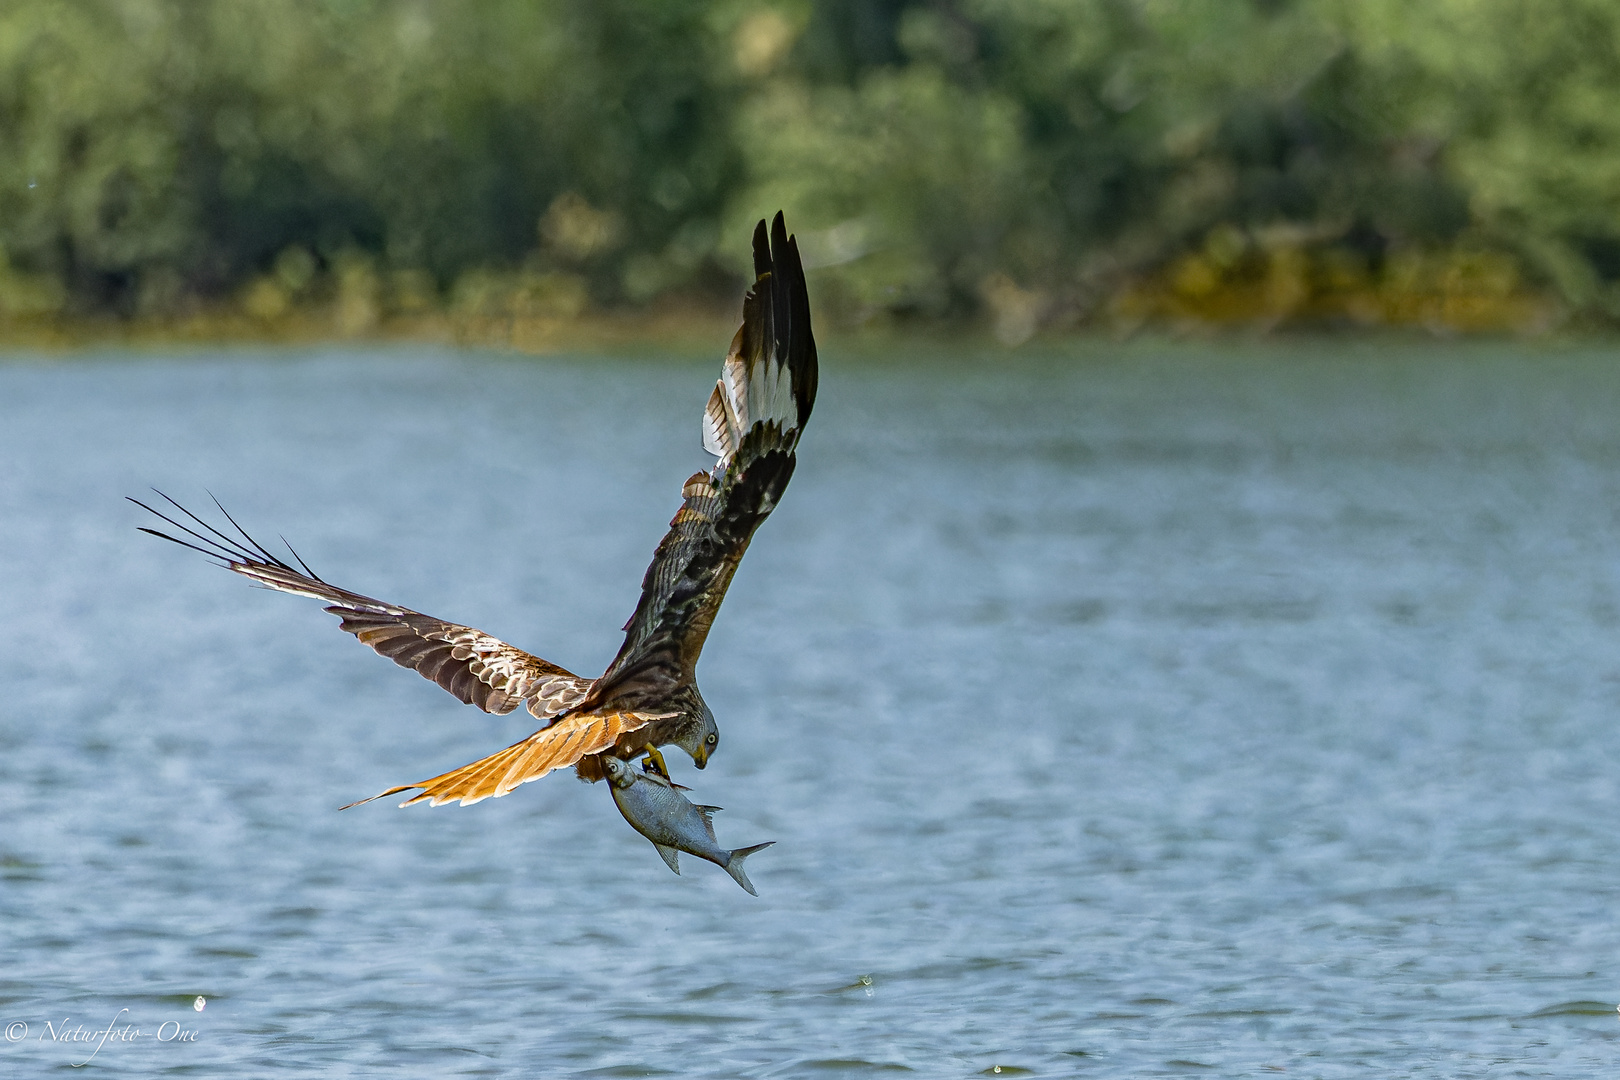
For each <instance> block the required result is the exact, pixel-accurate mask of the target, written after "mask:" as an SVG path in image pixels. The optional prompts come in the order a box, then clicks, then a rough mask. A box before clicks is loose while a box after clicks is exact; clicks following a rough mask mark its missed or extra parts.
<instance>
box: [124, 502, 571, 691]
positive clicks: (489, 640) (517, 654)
mask: <svg viewBox="0 0 1620 1080" xmlns="http://www.w3.org/2000/svg"><path fill="white" fill-rule="evenodd" d="M158 494H160V495H162V494H163V493H162V492H159V493H158ZM163 497H164V498H165V499H169V497H168V496H167V495H164V496H163ZM130 501H131V502H133V503H135V505H137V506H139V507H141V508H142V509H143V510H147V511H149V512H150V513H152V514H155V515H157V516H158V517H160V518H162V519H163V520H164V521H166V522H168V523H169V524H170V525H172V526H174V527H175V528H176V529H179V530H181V531H183V532H185V533H187V534H188V535H190V536H191V537H193V538H194V539H196V540H199V541H201V542H202V543H203V544H206V545H207V546H206V547H203V546H199V545H198V544H195V543H192V542H190V541H188V540H181V539H179V538H177V537H174V536H170V535H169V534H168V533H164V532H159V531H158V530H156V529H142V530H141V531H142V532H146V533H150V534H151V535H153V536H157V537H161V538H162V539H164V540H169V541H172V542H173V543H176V544H180V545H182V546H184V547H189V548H191V549H193V550H194V551H200V552H202V553H203V554H204V555H208V556H210V557H212V558H215V559H218V560H219V561H220V562H222V563H223V564H224V565H225V567H226V568H227V569H229V570H231V571H233V572H235V573H238V574H241V575H242V576H243V577H245V578H248V579H250V580H252V581H255V582H257V583H258V584H260V585H263V586H264V587H266V588H269V589H275V590H277V591H278V592H284V593H292V594H293V595H295V596H308V597H310V598H312V599H315V600H320V601H322V602H324V603H325V604H326V605H327V607H326V610H327V611H329V612H331V613H332V614H333V615H336V616H337V617H338V618H339V619H341V620H343V621H342V623H341V629H343V630H346V631H348V632H349V633H351V634H353V635H354V636H355V637H357V638H359V639H360V641H362V642H363V643H365V644H366V645H369V646H371V647H372V648H373V649H375V650H376V651H377V652H378V653H380V654H381V655H383V656H386V657H388V658H389V659H390V660H392V661H393V662H394V663H396V664H398V665H399V666H400V667H406V668H411V669H413V670H415V671H416V672H417V673H418V674H420V675H421V676H422V677H423V678H424V679H429V680H431V681H433V682H436V683H438V684H439V685H440V686H442V687H444V688H445V689H446V690H448V691H450V693H452V694H454V695H455V696H456V697H457V698H458V699H460V700H461V701H463V702H465V703H467V704H469V705H476V706H478V707H479V708H480V709H482V710H484V711H485V712H488V713H495V714H497V715H505V714H506V713H509V712H511V711H512V710H513V709H515V708H517V707H518V705H519V704H522V703H525V702H526V703H527V704H528V707H529V711H530V712H531V713H533V714H534V715H535V717H536V718H537V719H540V720H549V719H551V718H552V717H553V716H557V715H559V714H561V713H563V712H565V711H567V710H568V709H571V708H573V707H574V706H575V705H578V704H579V702H580V701H581V699H583V698H584V697H585V693H586V691H588V690H589V689H590V687H591V680H590V679H585V678H581V677H580V676H578V675H575V674H574V673H573V672H571V671H568V670H567V669H566V668H561V667H558V666H557V665H556V664H553V663H550V662H549V661H546V660H542V659H540V658H539V657H538V656H533V655H531V654H529V653H526V652H524V651H523V650H522V649H518V648H515V647H513V646H511V645H508V644H507V643H506V642H504V641H502V640H500V639H499V638H496V637H491V636H490V635H489V634H486V633H484V632H483V631H482V630H475V629H474V628H472V627H470V626H461V625H459V624H457V623H452V622H446V621H445V620H443V619H439V618H435V617H434V616H432V615H424V614H422V613H421V612H419V611H412V610H411V609H410V608H404V607H400V606H398V605H397V604H390V603H387V602H385V601H382V600H375V599H373V598H371V597H369V596H362V595H360V594H359V593H356V592H350V591H349V590H348V589H342V588H339V587H338V586H336V585H329V584H327V583H326V582H324V581H322V580H321V579H320V578H318V577H316V576H315V574H314V573H313V572H312V571H310V569H309V567H307V566H304V567H302V569H301V570H300V569H297V568H294V567H293V566H291V565H289V564H288V563H286V562H284V561H282V560H281V559H280V558H277V557H276V556H275V555H273V554H271V553H270V552H269V551H267V550H265V548H264V547H263V546H262V545H260V544H259V543H258V542H257V541H255V540H254V539H253V538H252V537H251V536H249V535H248V534H247V533H246V532H242V529H241V527H240V526H238V525H236V522H235V520H234V519H232V518H231V516H230V515H229V514H225V518H226V520H228V521H230V522H231V525H232V526H234V527H235V528H236V529H237V531H238V532H239V533H241V537H242V539H241V540H237V539H236V538H235V537H232V536H228V535H226V534H225V533H223V532H221V531H220V530H218V529H215V528H214V527H213V526H211V525H209V524H208V523H207V522H204V521H203V520H202V519H200V518H198V517H197V515H195V514H193V513H191V511H189V510H187V509H186V508H185V507H183V506H181V505H180V504H179V503H176V502H174V500H173V499H169V502H170V503H172V504H173V505H174V506H175V508H176V509H178V510H179V511H180V513H182V514H184V515H185V516H186V517H187V518H189V519H191V521H193V522H194V523H196V524H197V525H198V526H200V527H201V528H202V529H204V530H206V532H207V533H208V534H210V535H204V534H203V533H199V532H197V531H196V530H195V529H192V528H190V527H189V526H187V525H185V524H182V523H181V522H179V521H176V520H175V519H174V518H171V517H169V516H168V515H166V514H163V513H160V512H158V511H157V510H153V509H152V508H151V507H150V506H147V505H146V504H145V503H143V502H140V501H139V500H136V499H131V500H130ZM220 512H221V513H224V509H223V508H221V510H220ZM243 541H245V543H244V542H243ZM290 550H291V549H289V551H290ZM293 557H294V558H297V555H296V553H294V556H293ZM299 562H300V563H302V560H299Z"/></svg>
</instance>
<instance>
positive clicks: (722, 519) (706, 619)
mask: <svg viewBox="0 0 1620 1080" xmlns="http://www.w3.org/2000/svg"><path fill="white" fill-rule="evenodd" d="M754 273H755V281H754V288H753V290H752V291H750V292H749V294H748V296H747V298H746V299H745V300H744V301H743V324H742V328H741V329H739V330H738V331H737V335H736V337H735V338H733V339H732V342H731V350H730V352H729V354H728V355H727V356H726V361H725V366H724V368H723V369H722V374H721V378H720V382H719V384H718V385H717V386H716V387H715V389H714V393H713V394H712V395H711V396H710V398H709V403H708V407H707V408H706V409H705V410H704V415H703V445H704V447H705V448H706V449H707V450H709V452H710V453H713V454H716V455H718V456H719V458H720V460H719V461H718V462H717V463H716V464H715V466H714V469H713V470H712V471H711V472H708V473H698V474H697V475H695V476H693V477H692V478H691V479H689V480H687V481H686V484H685V486H684V487H683V488H682V489H681V494H682V496H683V497H684V499H685V501H684V502H683V503H682V505H681V509H680V511H679V512H677V513H676V515H675V518H674V520H673V521H671V522H670V528H669V532H668V533H666V534H665V535H664V539H663V541H662V542H661V543H660V544H659V545H658V551H657V552H656V553H655V554H654V555H653V561H652V565H651V566H649V567H648V568H647V575H646V577H645V578H644V579H643V581H642V585H641V600H640V602H639V603H638V604H637V605H636V610H635V613H634V614H633V615H631V616H630V621H629V622H627V623H626V624H625V639H624V645H623V647H622V648H621V649H620V650H619V655H618V656H617V657H615V658H614V660H613V663H612V664H611V665H610V666H609V667H608V670H607V672H606V674H604V675H603V676H602V677H601V678H600V679H598V680H597V681H596V683H595V684H594V685H593V686H592V688H591V691H590V693H589V694H587V695H586V698H585V700H584V702H582V703H581V707H582V708H586V709H590V708H608V707H620V708H631V709H633V708H636V707H645V706H651V705H652V704H653V703H656V702H659V701H662V700H666V699H667V697H668V695H669V694H670V692H671V691H673V690H674V689H676V688H678V687H680V686H682V685H684V684H686V683H689V682H691V681H692V679H693V677H694V668H695V667H696V666H697V660H698V654H699V653H700V652H701V651H702V649H703V641H704V639H705V638H706V637H707V636H708V633H709V626H710V625H711V624H712V623H713V622H714V616H715V613H716V612H717V611H718V610H719V608H720V602H721V600H723V599H725V595H726V587H727V586H728V585H730V584H731V576H732V574H733V573H735V572H736V569H737V564H738V563H739V562H741V561H742V557H743V553H744V552H745V551H747V549H748V542H749V540H750V539H752V538H753V535H754V530H755V529H757V528H759V524H760V522H762V521H764V520H765V518H766V516H767V515H768V514H770V512H771V511H772V510H773V509H774V508H775V507H776V503H777V500H778V499H780V498H781V496H782V492H783V490H784V489H785V488H786V487H787V483H788V480H789V479H791V478H792V476H793V467H794V462H795V458H794V449H795V448H796V447H797V446H798V443H799V434H800V432H801V431H803V430H804V424H805V421H806V420H808V419H809V418H810V409H811V407H812V406H813V405H814V404H815V400H816V374H817V372H816V343H815V339H814V338H813V337H812V336H811V332H810V299H809V294H808V293H807V292H806V290H805V283H804V267H803V265H802V264H801V263H800V261H799V247H798V244H797V243H796V242H795V240H794V239H793V238H792V237H790V236H788V235H787V230H786V228H785V227H784V225H783V223H782V215H781V214H777V215H776V219H775V220H774V221H773V222H772V223H771V228H770V230H769V232H768V233H767V231H766V228H765V222H764V221H761V222H760V223H759V225H758V227H757V228H756V229H755V230H754Z"/></svg>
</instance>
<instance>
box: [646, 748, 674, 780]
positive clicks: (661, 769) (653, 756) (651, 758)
mask: <svg viewBox="0 0 1620 1080" xmlns="http://www.w3.org/2000/svg"><path fill="white" fill-rule="evenodd" d="M642 749H643V750H645V751H647V756H646V757H644V758H642V759H641V771H642V772H650V773H657V774H658V775H659V776H662V777H663V778H664V779H665V780H668V779H669V766H668V765H665V764H664V755H663V754H661V753H659V752H658V747H656V746H654V745H653V744H652V743H648V744H647V745H646V746H643V747H642Z"/></svg>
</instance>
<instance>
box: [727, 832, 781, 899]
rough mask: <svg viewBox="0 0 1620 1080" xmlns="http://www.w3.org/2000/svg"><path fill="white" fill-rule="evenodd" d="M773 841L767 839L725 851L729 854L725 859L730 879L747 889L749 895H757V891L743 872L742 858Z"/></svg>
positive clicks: (769, 844) (762, 848)
mask: <svg viewBox="0 0 1620 1080" xmlns="http://www.w3.org/2000/svg"><path fill="white" fill-rule="evenodd" d="M774 843H776V841H775V840H767V841H765V842H764V843H763V844H755V845H754V846H753V847H740V848H738V849H737V850H736V851H730V852H727V853H726V854H727V855H728V856H730V857H729V858H727V859H726V873H728V874H730V875H731V877H732V880H734V881H736V883H737V884H739V885H741V886H742V887H743V888H744V889H745V890H747V892H748V895H749V896H758V895H759V893H757V892H755V891H754V883H753V882H752V881H749V880H748V875H747V874H745V873H743V868H742V864H743V860H744V859H746V858H748V856H750V855H752V854H753V853H754V852H756V851H762V850H764V849H765V848H768V847H770V846H771V845H772V844H774Z"/></svg>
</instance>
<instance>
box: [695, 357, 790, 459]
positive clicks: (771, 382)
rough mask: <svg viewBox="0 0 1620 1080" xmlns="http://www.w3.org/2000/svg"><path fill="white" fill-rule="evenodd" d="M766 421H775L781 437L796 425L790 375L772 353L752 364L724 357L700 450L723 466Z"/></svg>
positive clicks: (710, 399)
mask: <svg viewBox="0 0 1620 1080" xmlns="http://www.w3.org/2000/svg"><path fill="white" fill-rule="evenodd" d="M769 422H775V424H776V426H777V428H778V429H779V430H780V431H781V432H782V433H783V434H784V435H785V434H787V433H788V432H791V431H794V430H796V429H797V428H798V426H799V405H798V402H796V401H794V400H793V374H792V372H791V371H789V370H788V366H787V365H786V364H784V363H782V362H781V361H780V360H779V359H778V358H777V357H776V355H775V353H774V352H772V353H771V354H769V355H767V356H765V357H763V358H761V359H759V360H756V361H754V362H753V363H752V364H750V363H749V362H748V361H747V360H745V359H743V358H742V357H741V356H738V355H737V354H735V353H733V354H732V355H730V356H728V357H726V362H725V366H724V368H723V369H722V374H721V376H720V381H719V382H718V383H717V384H715V388H714V393H712V394H710V395H709V404H708V406H707V408H705V409H704V410H703V449H705V450H707V451H708V452H709V453H711V454H713V455H714V456H715V457H717V458H719V459H720V462H719V464H720V465H721V466H725V465H726V464H729V463H730V461H731V456H732V455H733V454H735V453H736V452H737V447H738V446H740V445H741V444H742V439H743V436H744V435H745V434H747V432H748V431H749V430H750V429H752V428H753V427H755V426H756V425H758V424H762V423H769Z"/></svg>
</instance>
